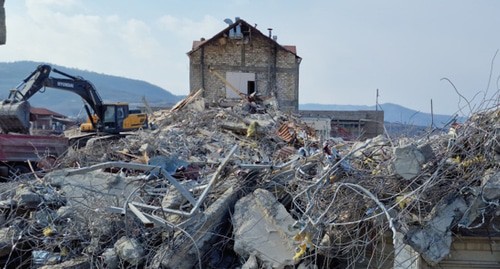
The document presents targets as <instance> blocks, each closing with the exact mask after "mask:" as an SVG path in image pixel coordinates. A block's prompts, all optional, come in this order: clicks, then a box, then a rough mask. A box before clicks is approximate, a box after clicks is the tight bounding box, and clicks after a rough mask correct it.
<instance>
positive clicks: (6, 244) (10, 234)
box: [0, 226, 19, 257]
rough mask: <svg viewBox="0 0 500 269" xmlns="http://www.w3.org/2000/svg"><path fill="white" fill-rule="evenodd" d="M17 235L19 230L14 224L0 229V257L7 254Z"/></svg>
mask: <svg viewBox="0 0 500 269" xmlns="http://www.w3.org/2000/svg"><path fill="white" fill-rule="evenodd" d="M18 235H19V231H18V230H17V227H15V226H14V227H6V228H2V229H0V257H3V256H6V255H9V253H10V252H11V251H12V248H13V246H14V243H15V242H16V241H17V239H18V238H17V237H18Z"/></svg>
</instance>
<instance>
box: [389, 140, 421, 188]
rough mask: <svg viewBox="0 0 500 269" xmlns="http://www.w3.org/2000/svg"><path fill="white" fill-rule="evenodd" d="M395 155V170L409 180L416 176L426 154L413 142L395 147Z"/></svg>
mask: <svg viewBox="0 0 500 269" xmlns="http://www.w3.org/2000/svg"><path fill="white" fill-rule="evenodd" d="M394 156H395V159H394V161H393V163H392V164H393V167H394V171H395V172H396V174H398V175H400V176H401V177H402V178H404V179H407V180H409V179H412V178H414V177H416V176H417V175H418V174H419V173H420V170H421V167H422V164H423V163H424V162H425V156H424V154H422V152H420V150H418V148H417V147H416V146H415V145H413V144H410V145H407V146H402V147H397V148H395V149H394Z"/></svg>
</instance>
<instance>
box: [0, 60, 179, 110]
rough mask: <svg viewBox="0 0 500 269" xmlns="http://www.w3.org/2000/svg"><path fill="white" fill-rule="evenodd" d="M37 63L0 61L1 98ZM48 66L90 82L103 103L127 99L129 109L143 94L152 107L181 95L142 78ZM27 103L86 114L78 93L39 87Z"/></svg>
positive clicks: (177, 98)
mask: <svg viewBox="0 0 500 269" xmlns="http://www.w3.org/2000/svg"><path fill="white" fill-rule="evenodd" d="M40 64H41V63H39V62H31V61H20V62H12V63H0V99H5V98H7V97H8V94H9V90H10V89H12V88H15V87H16V86H17V85H19V84H20V83H21V82H22V80H23V79H25V78H26V77H27V76H28V75H29V74H31V73H32V72H33V71H34V70H35V69H36V68H37V66H38V65H40ZM51 66H52V67H53V68H56V69H58V70H60V71H62V72H65V73H67V74H69V75H72V76H80V77H83V78H84V79H86V80H88V81H90V82H91V83H92V84H93V85H94V86H95V88H96V89H97V91H98V92H99V95H100V96H101V98H102V99H103V100H104V102H127V103H129V105H130V107H131V108H134V107H138V106H143V103H142V97H143V96H145V97H146V100H147V101H148V103H149V104H150V105H151V106H167V105H171V104H175V103H176V102H177V101H179V100H180V99H182V96H176V95H174V94H172V93H170V92H169V91H167V90H165V89H163V88H160V87H158V86H155V85H153V84H151V83H148V82H145V81H141V80H135V79H128V78H123V77H118V76H111V75H105V74H99V73H96V72H90V71H84V70H79V69H74V68H68V67H63V66H59V65H53V64H51ZM51 75H52V76H54V77H60V75H59V74H56V73H52V74H51ZM30 104H31V105H32V106H35V107H45V108H48V109H50V110H53V111H55V112H58V113H61V114H64V115H68V116H77V115H78V114H79V113H80V112H81V113H83V114H84V113H85V112H84V111H83V110H82V108H83V104H84V103H83V101H82V99H81V98H80V97H79V96H78V95H76V94H74V93H71V92H68V91H64V90H59V89H49V88H48V89H46V90H45V91H44V90H43V89H42V90H40V91H39V92H38V93H36V94H35V95H34V96H33V97H32V98H31V99H30Z"/></svg>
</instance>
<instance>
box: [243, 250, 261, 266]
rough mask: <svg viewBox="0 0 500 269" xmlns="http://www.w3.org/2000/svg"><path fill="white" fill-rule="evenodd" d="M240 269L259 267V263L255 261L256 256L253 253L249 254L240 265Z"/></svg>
mask: <svg viewBox="0 0 500 269" xmlns="http://www.w3.org/2000/svg"><path fill="white" fill-rule="evenodd" d="M241 269H259V263H258V262H257V257H255V255H253V254H252V255H250V257H248V259H247V261H246V262H245V263H244V264H243V266H241Z"/></svg>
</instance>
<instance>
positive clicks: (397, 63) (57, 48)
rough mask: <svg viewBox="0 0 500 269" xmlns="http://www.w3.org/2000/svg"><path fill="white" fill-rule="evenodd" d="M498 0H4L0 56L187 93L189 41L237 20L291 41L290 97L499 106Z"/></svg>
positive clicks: (452, 107) (436, 106)
mask: <svg viewBox="0 0 500 269" xmlns="http://www.w3.org/2000/svg"><path fill="white" fill-rule="evenodd" d="M499 10H500V1H496V0H478V1H470V0H408V1H401V0H377V1H375V0H343V1H337V0H315V1H303V0H288V1H284V0H226V1H219V0H211V1H201V0H200V1H194V0H147V1H139V0H105V1H103V0H6V2H5V11H6V17H7V20H6V24H7V44H6V45H3V46H0V61H1V62H13V61H20V60H30V61H41V62H46V63H51V64H57V65H62V66H66V67H73V68H78V69H82V70H88V71H94V72H98V73H104V74H109V75H116V76H123V77H128V78H133V79H140V80H144V81H147V82H150V83H152V84H155V85H157V86H160V87H162V88H164V89H167V90H168V91H170V92H172V93H173V94H177V95H187V94H188V93H189V58H188V56H187V54H186V53H187V52H189V51H190V50H191V48H192V42H193V40H199V39H200V38H201V37H204V38H206V39H208V38H211V37H212V36H214V35H215V34H217V33H218V32H220V31H221V30H223V29H224V28H225V27H226V26H227V24H225V23H224V19H225V18H231V19H233V21H234V18H235V17H240V18H242V19H244V20H245V21H247V22H248V23H249V24H251V25H255V24H257V29H259V30H260V31H261V32H263V33H267V32H268V31H267V29H268V28H273V35H277V36H278V40H277V41H278V43H280V44H282V45H295V46H296V47H297V54H298V55H299V56H300V57H301V58H302V62H301V64H300V79H299V80H300V82H299V103H301V104H304V103H320V104H344V105H347V104H348V105H375V104H376V102H377V97H376V95H377V94H376V92H377V89H378V91H379V97H378V102H379V103H396V104H399V105H402V106H405V107H408V108H411V109H415V110H418V111H421V112H430V110H431V100H432V104H433V112H434V113H436V114H448V115H451V114H459V115H469V114H470V113H471V112H474V111H478V110H480V109H481V108H484V107H485V106H486V107H491V106H494V105H498V88H499V87H498V78H499V74H500V55H498V57H495V56H496V53H497V50H498V49H500V34H499V33H500V31H499V28H500V16H499V14H498V11H499Z"/></svg>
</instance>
